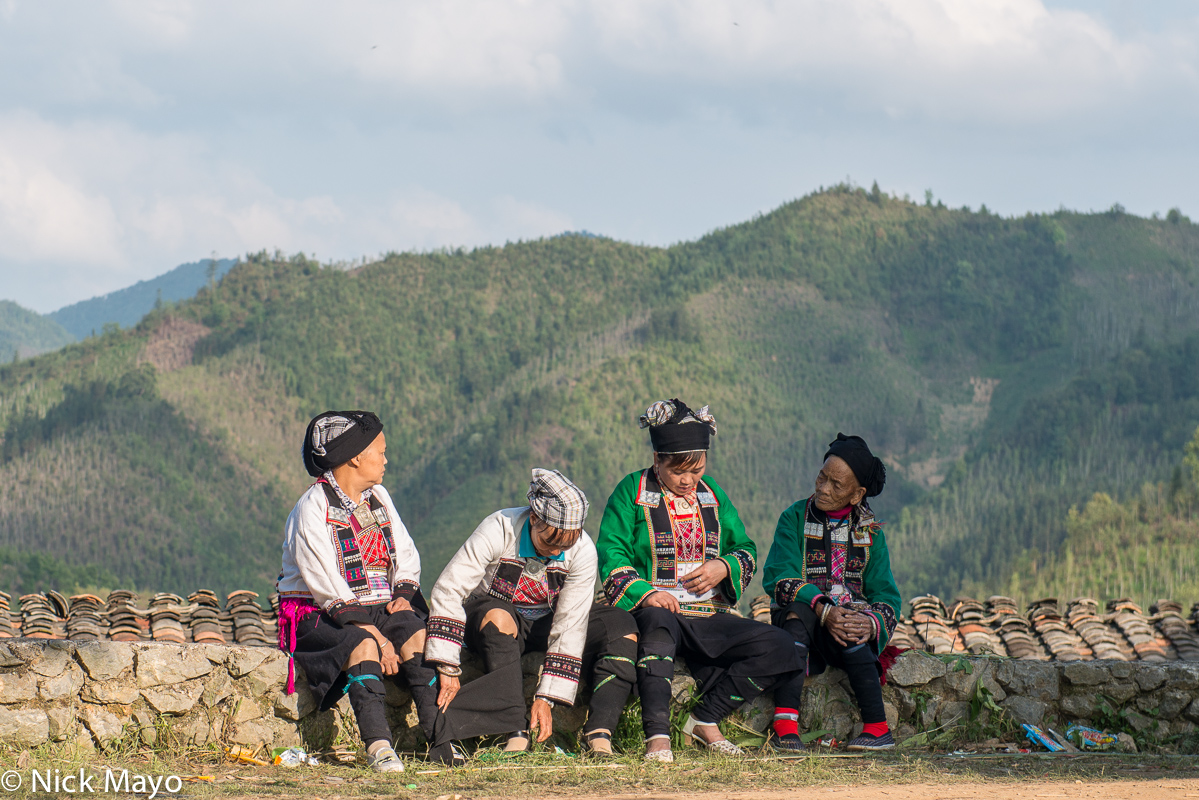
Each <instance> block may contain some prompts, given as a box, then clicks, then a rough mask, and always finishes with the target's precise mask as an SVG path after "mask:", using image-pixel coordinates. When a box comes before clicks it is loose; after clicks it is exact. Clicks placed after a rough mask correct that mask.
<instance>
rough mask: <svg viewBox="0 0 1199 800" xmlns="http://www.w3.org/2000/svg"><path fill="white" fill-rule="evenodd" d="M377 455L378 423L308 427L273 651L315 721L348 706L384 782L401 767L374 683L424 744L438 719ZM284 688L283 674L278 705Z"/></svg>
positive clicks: (411, 586) (413, 562)
mask: <svg viewBox="0 0 1199 800" xmlns="http://www.w3.org/2000/svg"><path fill="white" fill-rule="evenodd" d="M386 450H387V440H386V437H384V435H383V423H382V422H380V421H379V418H378V417H377V416H375V415H374V414H372V413H370V412H364V411H326V412H325V413H323V414H320V415H318V416H317V417H315V418H314V419H313V420H312V422H310V423H309V425H308V430H307V432H306V433H305V436H304V447H303V456H304V467H305V469H306V470H307V471H308V474H309V475H312V476H313V477H314V478H316V479H317V481H316V483H314V484H313V485H312V486H311V487H310V488H309V489H308V491H306V492H305V493H304V495H303V496H302V497H301V498H300V500H299V502H298V503H296V506H295V508H294V509H293V510H292V512H291V515H290V516H289V517H288V518H287V531H286V536H285V539H284V542H283V571H282V572H281V573H280V575H279V582H278V590H279V595H280V603H279V606H280V609H279V646H280V647H281V648H282V649H283V650H284V651H285V652H287V653H288V654H289V655H291V656H292V658H293V660H294V662H295V663H298V664H299V665H300V666H301V667H303V668H304V675H305V676H306V677H307V679H308V685H309V687H310V688H311V689H312V692H313V696H314V697H315V698H316V701H317V703H318V705H319V707H320V708H321V709H322V710H326V709H329V708H332V707H333V706H334V705H336V703H337V701H338V700H340V699H341V697H342V696H343V695H345V694H349V696H350V705H351V707H352V708H353V709H354V715H355V716H356V717H357V719H358V727H359V731H360V733H361V735H362V741H363V743H364V744H365V745H366V749H367V754H368V756H369V759H370V764H371V766H372V767H373V768H374V769H376V770H379V771H382V772H391V771H400V770H403V768H404V767H403V763H402V762H401V761H400V759H399V757H398V756H397V755H396V753H395V750H393V749H392V736H391V729H390V728H389V726H388V724H387V719H386V717H385V714H384V704H383V698H384V694H385V691H384V685H383V679H384V678H385V677H390V678H391V679H392V680H395V681H397V683H399V685H400V686H401V687H402V688H405V689H407V690H408V691H409V692H410V693H411V695H412V699H413V702H414V704H415V705H416V710H417V715H418V717H419V718H420V723H421V727H422V728H423V729H424V732H425V736H426V737H427V738H428V740H429V741H430V743H432V742H433V741H434V730H433V725H434V721H435V719H436V717H437V713H438V709H437V698H436V689H435V688H434V687H433V686H431V685H430V684H435V683H436V680H435V678H436V675H435V673H434V672H433V670H432V669H430V668H429V667H426V666H425V664H424V657H423V652H424V646H425V619H426V617H427V614H428V607H427V606H426V604H425V601H424V598H423V597H422V596H421V593H420V556H419V555H418V554H417V552H416V546H415V545H414V544H413V542H412V537H411V536H409V535H408V531H407V529H406V528H405V527H404V523H403V522H402V521H401V520H400V515H399V513H398V512H397V511H396V508H395V505H394V504H393V503H392V501H391V497H390V496H388V494H387V490H386V489H384V488H383V486H382V485H381V481H382V480H383V473H384V471H385V470H386V466H387V454H386ZM294 680H295V679H294V672H291V671H289V675H288V692H289V693H290V692H291V691H293V690H294ZM448 754H449V748H448V747H447V748H446V753H444V754H442V753H431V755H433V756H434V757H435V758H440V759H442V760H447V756H448Z"/></svg>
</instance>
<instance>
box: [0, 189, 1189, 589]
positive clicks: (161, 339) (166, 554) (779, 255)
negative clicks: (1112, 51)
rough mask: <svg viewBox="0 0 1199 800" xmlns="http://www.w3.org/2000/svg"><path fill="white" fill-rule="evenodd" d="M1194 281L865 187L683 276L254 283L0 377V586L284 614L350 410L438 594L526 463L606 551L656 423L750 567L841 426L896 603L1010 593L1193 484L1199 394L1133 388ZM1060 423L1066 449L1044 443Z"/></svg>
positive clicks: (584, 241)
mask: <svg viewBox="0 0 1199 800" xmlns="http://www.w3.org/2000/svg"><path fill="white" fill-rule="evenodd" d="M1197 281H1199V228H1197V227H1196V226H1194V225H1191V224H1190V223H1189V221H1186V220H1185V219H1175V220H1172V221H1159V220H1145V219H1139V218H1135V217H1131V216H1129V215H1125V214H1122V213H1108V214H1099V215H1079V214H1070V213H1065V212H1063V213H1059V214H1054V215H1047V216H1033V215H1030V216H1027V217H1023V218H1018V219H1008V218H1001V217H997V216H995V215H991V214H988V213H985V212H979V213H974V212H970V211H968V210H951V209H946V208H943V207H937V206H918V205H915V204H912V203H908V202H905V201H902V200H898V199H895V198H891V197H889V196H887V195H885V194H882V193H880V192H877V191H872V192H865V191H862V190H855V189H852V188H849V187H836V188H834V189H831V190H828V191H824V192H820V193H817V194H814V195H811V196H808V197H805V198H803V199H801V200H798V201H795V202H793V203H790V204H788V205H786V206H783V207H781V208H780V209H778V210H776V211H774V212H772V213H770V214H767V215H763V216H761V217H758V218H756V219H754V220H751V221H749V222H746V223H743V224H740V225H735V226H731V227H729V228H726V229H722V230H718V231H715V232H713V233H711V234H709V235H708V236H705V237H704V238H702V239H700V240H698V241H695V242H689V243H684V244H680V245H677V246H674V247H670V248H650V247H640V246H633V245H628V244H623V243H619V242H615V241H612V240H609V239H603V238H598V237H597V238H585V237H557V238H553V239H547V240H541V241H536V242H522V243H517V244H510V245H507V246H505V247H502V248H495V247H492V248H479V249H476V250H472V251H452V252H450V251H446V252H440V253H430V254H400V255H394V254H393V255H390V256H388V257H387V258H385V259H383V260H382V261H380V262H377V263H374V264H369V265H367V266H364V267H362V268H359V269H356V270H351V271H344V270H339V269H333V268H329V267H321V266H320V265H318V264H316V263H314V262H311V261H309V260H307V259H304V258H303V257H296V258H290V259H288V258H282V257H279V256H268V255H266V254H260V255H257V256H253V257H250V258H248V259H246V260H245V261H244V262H243V263H240V264H238V265H237V266H236V267H235V268H234V269H232V270H231V271H230V272H229V273H228V274H227V275H226V276H225V278H224V279H223V280H222V281H220V283H219V284H217V285H216V286H214V287H210V288H206V289H204V290H202V291H201V292H200V294H199V295H198V296H197V297H196V298H195V299H193V300H190V301H187V302H184V303H181V304H180V305H179V306H178V307H176V308H173V309H169V310H164V311H160V312H155V313H153V314H151V315H150V316H149V317H148V318H147V319H146V320H144V321H143V322H142V323H141V324H140V325H139V326H137V328H135V329H133V330H129V331H119V332H109V333H108V334H106V335H104V336H101V337H98V338H95V339H90V340H88V341H86V342H83V343H81V344H79V345H75V346H71V347H68V348H66V349H65V350H63V351H60V352H58V353H53V354H49V355H46V356H42V357H39V358H37V359H33V360H30V361H26V362H21V363H18V364H14V365H10V366H7V367H4V368H3V369H0V430H3V432H4V433H3V437H4V438H3V444H2V451H0V452H2V455H0V479H3V480H4V481H5V483H6V484H7V485H9V486H10V487H15V488H14V490H13V491H11V492H9V493H8V494H6V495H5V496H4V497H3V498H2V499H0V548H3V552H4V553H5V555H6V558H5V560H6V561H7V562H8V565H7V567H6V572H7V574H0V588H2V585H3V584H5V583H7V584H8V585H9V586H12V587H13V588H18V585H19V586H20V587H21V588H25V589H28V588H33V584H34V583H35V582H37V581H39V580H46V579H54V580H60V581H71V580H75V581H79V582H88V581H104V580H109V581H124V582H132V583H135V584H137V585H142V586H154V587H162V588H173V589H191V588H195V587H197V586H200V585H212V586H215V587H217V588H220V589H228V588H233V587H234V586H235V585H240V584H249V585H252V586H254V587H255V588H258V589H262V590H265V589H267V588H268V587H269V586H270V583H271V581H272V580H273V577H274V574H275V572H276V571H277V569H278V554H279V549H278V548H279V544H280V541H281V530H282V525H283V520H284V518H285V516H286V513H287V511H288V510H289V509H290V506H291V504H292V503H293V502H294V500H295V497H296V496H297V495H298V493H299V492H300V491H302V489H303V488H304V486H306V485H307V480H308V479H307V476H306V475H304V473H303V471H302V469H301V467H300V463H299V458H298V448H299V442H300V438H301V436H302V432H303V427H304V423H305V422H306V420H307V419H308V417H309V416H310V415H311V414H313V413H316V412H318V411H321V410H324V409H325V408H347V407H366V408H372V409H374V410H376V411H378V412H379V413H380V414H381V416H382V417H383V419H384V421H385V423H386V425H387V434H388V453H389V458H390V462H391V463H390V465H389V470H388V475H387V478H386V480H385V484H386V485H387V487H388V489H389V490H390V491H391V493H392V495H393V497H394V498H395V499H396V501H397V504H398V506H399V508H400V511H401V513H402V514H403V516H404V518H405V522H406V523H407V524H408V527H409V529H410V530H411V531H412V532H413V535H414V537H415V538H416V540H417V542H418V545H419V546H420V548H421V552H422V556H423V558H424V562H425V582H426V583H429V582H430V581H431V580H432V579H433V578H435V577H436V573H437V571H438V570H439V569H440V567H441V565H442V564H443V563H444V562H445V559H447V558H448V557H449V555H450V554H452V552H453V550H454V549H455V548H456V547H457V546H458V544H459V543H460V542H461V541H462V540H463V539H464V538H465V536H466V535H468V534H469V532H470V531H471V530H472V529H473V526H474V525H475V524H476V523H477V522H478V520H479V519H481V518H482V517H483V516H484V515H485V514H487V513H488V512H489V511H491V510H494V509H495V508H497V507H500V506H504V505H515V504H519V503H520V502H521V498H522V497H523V494H524V487H525V485H526V484H527V480H528V468H529V467H531V466H534V465H538V466H554V467H558V468H561V469H562V470H563V471H564V472H566V473H567V474H568V475H570V476H571V477H572V478H574V479H576V480H577V481H579V482H580V484H581V485H583V487H584V488H585V489H586V490H587V491H588V493H589V496H590V497H591V498H592V501H593V506H594V507H595V511H596V514H597V518H596V519H594V520H592V521H591V524H590V526H589V527H591V528H592V529H593V530H594V528H595V527H596V526H597V525H598V513H599V512H600V508H601V507H602V504H603V502H604V500H605V499H606V497H607V493H608V491H609V490H610V489H611V487H612V486H614V485H615V483H616V481H617V480H618V479H619V478H620V477H621V476H622V475H624V474H625V473H627V472H629V471H631V470H634V469H637V468H639V467H641V466H643V465H644V464H645V463H646V461H647V459H648V446H647V444H646V443H645V441H644V433H643V432H642V431H639V430H638V429H637V428H636V422H635V420H636V417H637V415H638V414H639V413H640V412H641V411H642V410H644V407H645V406H646V405H647V404H648V403H649V402H650V401H652V400H654V399H659V398H661V397H670V396H681V397H683V398H685V399H687V400H688V401H689V402H697V403H709V404H711V406H712V408H713V411H714V412H715V414H716V416H717V419H718V421H719V422H720V429H721V430H720V435H719V436H718V437H717V439H716V445H715V449H714V451H713V454H712V465H711V469H710V472H711V474H712V475H713V476H714V477H716V478H717V479H718V480H720V481H721V483H722V484H723V485H724V486H725V487H726V488H727V489H728V490H729V492H730V494H731V496H732V497H733V499H734V501H735V502H736V503H737V505H738V508H739V509H740V510H741V512H742V516H743V518H744V519H745V520H746V522H747V525H748V526H749V529H750V532H751V534H752V535H753V536H754V538H755V539H756V540H757V541H758V542H759V547H760V551H761V555H762V556H763V557H764V555H765V549H766V546H767V545H768V543H769V539H770V536H771V533H772V531H773V525H774V521H775V519H776V518H777V516H778V514H779V512H780V511H781V510H782V509H783V508H784V507H785V506H786V505H788V504H789V503H790V502H793V501H794V500H795V499H797V498H799V497H801V496H804V495H806V494H807V492H808V487H809V486H810V483H811V480H812V478H813V476H814V473H815V471H816V469H817V468H818V460H819V456H820V454H821V453H822V452H823V450H822V448H823V445H824V443H826V442H827V441H829V439H831V438H832V437H833V436H834V435H835V434H836V432H837V431H838V430H844V431H846V432H859V433H862V434H863V435H864V436H866V437H867V438H868V439H869V440H870V441H871V443H872V444H873V445H874V446H875V447H876V449H877V450H879V451H880V452H881V453H883V454H884V456H885V457H886V459H887V461H888V463H889V464H890V465H891V467H892V469H891V474H892V479H891V481H890V483H889V485H888V489H887V491H886V493H885V494H884V495H883V497H882V498H880V499H879V502H878V503H877V504H876V509H877V510H878V511H879V512H880V514H881V515H882V516H883V517H884V519H888V520H890V521H891V523H892V524H891V534H890V538H889V541H890V542H891V547H892V552H893V554H894V557H895V562H896V572H897V575H898V577H899V578H900V580H901V582H902V583H903V588H904V590H905V591H907V592H912V591H917V590H919V591H928V590H931V591H939V592H943V593H946V592H952V591H954V590H956V589H958V588H961V587H979V586H983V585H994V584H996V583H997V582H1000V581H1002V582H1003V584H1004V585H1006V582H1007V577H1008V571H1010V569H1011V567H1012V565H1013V564H1014V561H1015V559H1016V558H1018V557H1019V556H1020V555H1021V553H1023V551H1024V549H1025V548H1027V547H1037V548H1040V549H1043V550H1046V551H1053V550H1054V549H1055V548H1056V547H1057V546H1058V544H1059V543H1060V541H1061V539H1062V537H1063V536H1065V533H1066V530H1065V520H1066V510H1067V509H1068V508H1069V506H1070V505H1071V504H1074V503H1077V502H1079V501H1080V500H1081V499H1085V498H1086V497H1088V496H1089V495H1090V494H1091V493H1092V492H1093V491H1097V490H1106V491H1111V492H1114V493H1117V494H1118V493H1119V492H1120V491H1121V490H1122V489H1124V488H1128V489H1131V488H1132V487H1139V486H1140V485H1141V483H1143V482H1144V481H1145V480H1157V479H1161V478H1162V477H1163V476H1164V474H1165V473H1164V472H1163V470H1165V471H1168V469H1169V466H1170V465H1171V464H1173V463H1174V462H1176V461H1177V454H1178V453H1179V452H1180V450H1181V447H1182V444H1183V443H1184V442H1185V441H1186V440H1187V439H1188V438H1189V431H1188V435H1187V436H1183V437H1181V438H1177V439H1174V438H1172V437H1174V436H1176V435H1177V431H1181V430H1185V429H1186V428H1187V427H1188V426H1190V428H1191V429H1193V428H1194V426H1195V425H1197V424H1199V409H1197V408H1194V403H1195V402H1199V401H1197V400H1196V396H1195V395H1196V393H1195V391H1193V389H1194V387H1192V386H1191V385H1190V384H1188V383H1187V382H1186V381H1185V380H1180V381H1176V382H1174V383H1172V384H1171V386H1170V387H1169V390H1168V391H1167V392H1165V393H1164V394H1161V393H1159V394H1158V395H1155V396H1153V397H1149V396H1147V395H1143V394H1142V393H1141V391H1140V388H1139V387H1141V386H1142V382H1140V381H1138V379H1137V378H1136V377H1133V378H1132V380H1133V382H1134V386H1135V387H1137V391H1134V392H1133V393H1132V394H1129V393H1128V391H1127V389H1128V387H1127V381H1125V380H1124V379H1123V378H1121V377H1120V375H1125V374H1127V375H1132V374H1133V373H1134V372H1135V370H1136V369H1140V367H1137V366H1135V364H1134V362H1135V363H1136V364H1140V363H1141V361H1137V359H1138V358H1140V356H1137V355H1136V354H1137V353H1140V354H1143V355H1144V357H1145V358H1147V359H1149V361H1150V363H1151V367H1150V368H1151V369H1152V368H1155V367H1153V366H1152V365H1154V364H1174V363H1175V362H1179V363H1182V364H1183V367H1184V369H1183V371H1185V366H1186V363H1187V360H1188V359H1191V358H1192V354H1193V353H1194V349H1193V348H1194V347H1195V345H1194V343H1193V339H1189V338H1188V337H1189V336H1190V334H1192V333H1193V332H1194V331H1195V329H1196V328H1199V305H1197V299H1199V289H1197ZM1121 359H1124V360H1123V361H1121ZM1129 359H1132V360H1131V361H1130V360H1129ZM1154 359H1157V360H1156V361H1154ZM1190 363H1193V361H1192V362H1190ZM1130 370H1132V372H1130ZM1117 373H1119V374H1117ZM1137 374H1139V373H1137ZM1105 376H1106V377H1105ZM1079 381H1082V382H1083V383H1081V384H1078V383H1077V382H1079ZM1076 384H1077V385H1076ZM1109 384H1110V386H1112V387H1116V388H1114V389H1112V390H1111V391H1112V392H1123V394H1119V395H1118V396H1117V395H1116V394H1113V395H1112V397H1111V398H1110V400H1109V399H1105V398H1106V397H1107V396H1106V395H1104V394H1103V392H1107V391H1108V388H1105V387H1109ZM1121 386H1123V387H1124V388H1123V389H1121V388H1119V387H1121ZM1072 387H1073V388H1072ZM1079 397H1089V398H1092V400H1093V401H1092V400H1088V401H1087V402H1085V403H1080V402H1078V398H1079ZM1038 404H1039V405H1038ZM1063 415H1064V416H1063ZM1075 417H1077V419H1075ZM1063 419H1066V420H1067V421H1071V424H1072V425H1074V427H1073V428H1071V430H1072V431H1073V433H1070V434H1069V436H1072V437H1073V438H1071V439H1070V440H1069V442H1068V443H1066V444H1065V445H1063V446H1061V447H1055V448H1048V447H1044V446H1042V437H1040V436H1039V434H1038V433H1037V430H1038V429H1039V428H1038V426H1041V427H1046V426H1048V427H1047V429H1046V431H1045V435H1046V436H1048V434H1049V432H1050V431H1049V429H1053V430H1057V429H1058V428H1060V427H1061V426H1062V420H1063ZM1066 427H1069V425H1067V426H1066ZM1111 452H1118V453H1120V454H1121V458H1119V459H1114V461H1116V462H1118V464H1114V465H1113V464H1111V463H1108V461H1107V459H1106V454H1107V453H1111ZM1101 455H1102V457H1101ZM1087 459H1089V460H1090V462H1095V463H1091V464H1090V466H1086V465H1085V464H1084V466H1085V469H1083V468H1082V467H1080V466H1079V464H1080V463H1083V462H1087ZM1090 462H1087V463H1090ZM1098 462H1103V463H1098ZM1121 465H1123V466H1121ZM1121 469H1124V470H1126V471H1132V472H1135V473H1136V474H1135V475H1127V474H1124V473H1122V472H1121V471H1120V470H1121ZM1071 470H1074V471H1075V472H1078V474H1079V477H1077V479H1071V480H1069V481H1063V480H1060V479H1057V480H1046V476H1047V475H1052V476H1054V477H1055V478H1060V476H1067V477H1068V476H1071V475H1074V472H1071ZM997 472H1002V476H999V477H997ZM1097 484H1098V485H1097ZM1000 485H1001V486H1002V487H1004V488H1003V489H1002V490H1001V491H999V492H996V491H995V487H996V486H1000ZM44 487H53V488H52V489H51V490H50V491H46V490H45V488H44ZM1055 487H1056V488H1055ZM1022 493H1024V494H1027V495H1028V497H1030V498H1032V499H1031V500H1028V499H1025V498H1024V495H1022ZM1034 495H1035V496H1034ZM1005 503H1006V505H1005ZM980 513H982V514H986V515H988V516H987V518H986V519H981V518H979V516H977V515H978V514H980ZM1005 514H1007V515H1015V516H1012V517H1011V518H1010V519H1005V516H1004V515H1005ZM963 515H967V516H963ZM1013 520H1014V521H1013ZM1025 522H1035V523H1036V524H1037V525H1038V526H1040V527H1036V528H1033V527H1030V526H1029V525H1025V524H1023V523H1025ZM1042 523H1043V524H1042ZM47 532H51V533H50V534H48V533H47ZM980 540H988V541H993V543H995V545H996V547H995V548H994V552H993V553H992V554H991V556H990V557H988V558H987V559H986V560H985V561H983V560H979V558H978V557H977V554H978V552H979V551H980V549H985V548H979V547H978V546H977V544H978V541H980ZM35 555H36V557H35ZM89 570H90V571H89ZM46 576H50V578H47V577H46ZM995 588H1000V587H999V586H995Z"/></svg>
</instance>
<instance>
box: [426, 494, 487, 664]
mask: <svg viewBox="0 0 1199 800" xmlns="http://www.w3.org/2000/svg"><path fill="white" fill-rule="evenodd" d="M500 516H501V514H500V512H498V511H497V512H496V513H494V514H492V515H491V516H490V517H488V518H487V519H485V520H483V521H482V522H480V523H479V527H477V528H475V532H474V533H472V534H471V535H470V538H468V539H467V540H466V541H465V542H463V544H462V547H460V548H458V552H457V553H455V554H454V557H453V558H451V559H450V563H448V564H446V565H445V569H444V570H442V571H441V575H440V576H439V577H438V578H437V583H436V584H434V585H433V593H432V595H431V596H430V598H429V622H428V624H427V627H426V630H427V634H426V639H425V660H426V661H436V662H438V663H441V664H458V663H459V661H460V660H461V657H462V644H463V642H464V641H465V639H466V609H465V608H464V607H463V605H464V603H465V602H466V598H467V597H468V596H470V593H471V592H473V591H474V590H475V589H477V588H478V586H479V584H480V583H482V582H483V578H484V577H485V576H486V575H487V568H488V567H489V566H491V565H492V564H493V563H495V562H497V561H499V560H500V559H501V558H502V557H503V555H504V552H503V551H504V526H503V523H502V522H501V521H500Z"/></svg>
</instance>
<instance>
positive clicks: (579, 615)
mask: <svg viewBox="0 0 1199 800" xmlns="http://www.w3.org/2000/svg"><path fill="white" fill-rule="evenodd" d="M528 518H529V508H528V506H525V507H523V508H506V509H503V510H501V511H497V512H495V513H494V514H492V515H491V516H489V517H487V519H485V520H483V521H482V522H481V523H479V527H477V528H475V532H474V533H472V534H471V535H470V538H468V539H467V540H466V542H465V543H463V545H462V547H461V548H459V550H458V552H457V553H456V554H455V555H454V557H453V558H452V559H450V563H449V564H447V565H446V568H445V570H443V571H442V573H441V576H440V577H439V578H438V579H437V583H436V584H435V585H434V586H433V593H432V595H431V597H430V600H429V606H430V611H429V614H430V616H429V624H428V638H427V639H426V641H425V660H426V661H433V662H438V663H441V664H458V663H459V660H460V658H461V651H462V643H463V640H464V637H465V633H466V611H465V610H464V605H465V603H466V601H467V599H468V598H470V597H481V596H485V595H491V596H493V597H498V598H500V599H503V600H508V601H509V602H511V601H512V597H513V594H514V592H515V590H516V587H517V585H518V583H519V581H520V578H521V577H522V576H528V577H529V578H530V579H532V580H536V581H540V580H543V579H544V580H546V581H547V585H548V587H549V594H550V600H549V606H550V609H551V611H552V613H553V617H554V618H553V622H552V623H551V627H550V634H549V643H548V650H547V651H546V656H545V666H544V667H543V668H542V671H541V681H540V682H539V683H538V686H537V696H539V697H544V698H546V699H549V700H552V701H554V702H555V703H564V704H566V705H571V704H573V703H574V699H575V694H576V693H577V691H578V688H579V677H580V673H581V672H582V665H583V645H584V643H585V642H586V639H587V619H588V616H589V614H590V612H591V603H592V599H593V597H594V595H595V578H596V574H597V559H596V553H595V545H594V544H593V543H592V541H591V537H590V536H588V535H587V533H586V531H584V532H583V534H582V536H580V537H579V540H578V541H577V542H575V543H574V545H572V546H571V547H570V549H568V550H566V551H564V552H563V554H562V555H563V559H562V561H552V560H551V561H550V562H549V564H548V565H544V564H543V563H542V561H541V560H540V559H537V558H521V557H520V556H519V548H520V534H521V529H522V528H523V527H524V524H525V521H526V520H527V519H528ZM543 571H544V578H543V577H542V576H543Z"/></svg>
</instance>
